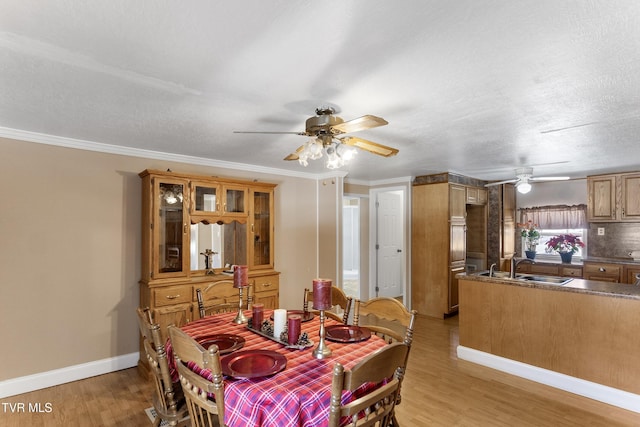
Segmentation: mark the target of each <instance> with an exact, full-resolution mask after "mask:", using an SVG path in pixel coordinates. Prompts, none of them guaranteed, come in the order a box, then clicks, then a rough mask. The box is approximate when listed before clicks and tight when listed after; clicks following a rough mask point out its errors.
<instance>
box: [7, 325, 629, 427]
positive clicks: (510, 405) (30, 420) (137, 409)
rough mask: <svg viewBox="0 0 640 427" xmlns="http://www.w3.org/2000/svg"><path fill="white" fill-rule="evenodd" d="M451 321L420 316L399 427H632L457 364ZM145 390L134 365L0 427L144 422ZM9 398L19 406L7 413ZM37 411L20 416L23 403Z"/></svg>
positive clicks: (544, 390)
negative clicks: (11, 408) (13, 406)
mask: <svg viewBox="0 0 640 427" xmlns="http://www.w3.org/2000/svg"><path fill="white" fill-rule="evenodd" d="M457 344H458V319H457V317H452V318H450V319H446V320H438V319H430V318H426V317H420V318H419V319H418V322H417V327H416V334H415V339H414V346H413V348H412V350H411V356H410V359H409V366H408V369H407V376H406V379H405V381H404V384H403V393H402V396H403V401H402V404H401V405H400V406H398V408H397V413H398V421H399V422H400V424H401V425H402V426H403V427H423V426H469V427H471V426H473V427H477V426H509V427H511V426H536V427H538V426H553V427H556V426H592V427H597V426H603V427H604V426H607V427H612V426H639V425H640V414H637V413H635V412H630V411H626V410H623V409H619V408H616V407H613V406H610V405H606V404H604V403H600V402H597V401H594V400H590V399H587V398H583V397H579V396H576V395H573V394H570V393H566V392H562V391H559V390H555V389H553V388H550V387H546V386H543V385H540V384H536V383H534V382H531V381H527V380H523V379H520V378H516V377H513V376H510V375H507V374H502V373H499V372H496V371H494V370H491V369H488V368H484V367H480V366H476V365H473V364H471V363H468V362H464V361H460V360H458V359H457V357H456V346H457ZM150 393H151V388H150V386H149V384H147V383H146V382H145V381H144V380H142V379H141V378H140V377H139V376H138V373H137V370H136V369H135V368H132V369H126V370H123V371H119V372H114V373H112V374H107V375H102V376H99V377H94V378H90V379H87V380H83V381H76V382H74V383H70V384H65V385H61V386H57V387H51V388H49V389H45V390H40V391H35V392H32V393H27V394H23V395H19V396H14V397H11V398H5V399H0V403H2V404H3V405H0V426H3V427H14V426H21V427H22V426H24V427H37V426H47V427H49V426H71V427H75V426H78V427H87V426H148V425H150V423H149V419H148V418H147V416H146V414H145V413H144V409H145V408H147V407H149V406H151V404H150V400H149V399H148V398H146V397H145V396H147V395H149V394H150ZM9 403H12V404H16V403H24V404H25V412H24V413H13V414H12V413H11V411H10V408H9V406H8V404H9ZM29 403H32V404H40V406H41V408H42V410H43V411H46V410H47V406H46V404H47V403H48V404H50V409H51V410H50V411H49V412H42V413H28V411H26V409H28V407H27V405H28V404H29Z"/></svg>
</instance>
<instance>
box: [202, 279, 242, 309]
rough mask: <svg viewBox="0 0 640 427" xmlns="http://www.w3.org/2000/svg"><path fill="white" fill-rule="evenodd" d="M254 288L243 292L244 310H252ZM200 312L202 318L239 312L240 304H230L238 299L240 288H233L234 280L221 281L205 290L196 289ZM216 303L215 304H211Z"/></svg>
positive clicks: (211, 284)
mask: <svg viewBox="0 0 640 427" xmlns="http://www.w3.org/2000/svg"><path fill="white" fill-rule="evenodd" d="M252 288H253V286H252V285H249V286H247V287H246V289H245V290H244V291H243V297H242V306H243V309H247V310H248V309H250V308H251V306H252V304H253V293H252V292H251V291H252ZM196 299H197V301H198V312H199V314H200V318H203V317H205V316H207V315H211V314H217V313H227V312H231V311H237V310H238V304H239V303H238V302H228V301H229V300H230V299H231V300H236V301H237V299H238V288H234V287H233V281H232V280H220V281H218V282H213V283H210V284H209V285H207V286H206V287H205V288H204V289H201V288H198V289H196ZM211 301H214V302H211Z"/></svg>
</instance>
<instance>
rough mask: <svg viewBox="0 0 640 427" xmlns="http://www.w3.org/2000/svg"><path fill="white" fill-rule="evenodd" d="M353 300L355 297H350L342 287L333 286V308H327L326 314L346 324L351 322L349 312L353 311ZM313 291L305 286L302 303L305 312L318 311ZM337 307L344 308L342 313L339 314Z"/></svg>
mask: <svg viewBox="0 0 640 427" xmlns="http://www.w3.org/2000/svg"><path fill="white" fill-rule="evenodd" d="M352 302H353V298H351V297H348V296H347V295H346V294H345V293H344V292H343V291H342V289H340V288H338V287H336V286H331V310H326V311H325V312H324V314H325V315H326V316H327V317H330V318H331V319H333V320H336V321H338V322H341V323H344V324H345V325H346V324H347V323H348V322H349V313H350V312H351V305H352ZM312 303H313V291H312V290H310V289H307V288H305V290H304V299H303V303H302V307H303V310H304V311H305V312H307V311H312V312H314V313H315V312H317V311H318V310H314V309H313V304H312ZM336 307H340V309H341V310H342V314H339V313H338V312H337V311H336Z"/></svg>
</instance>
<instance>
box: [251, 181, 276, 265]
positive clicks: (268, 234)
mask: <svg viewBox="0 0 640 427" xmlns="http://www.w3.org/2000/svg"><path fill="white" fill-rule="evenodd" d="M251 202H252V209H251V232H252V234H253V235H252V236H251V242H252V243H253V244H252V246H251V261H252V263H253V264H252V266H253V267H258V268H261V267H262V268H266V267H273V257H272V254H273V235H272V234H273V217H272V215H271V212H273V192H272V191H257V190H254V191H252V192H251Z"/></svg>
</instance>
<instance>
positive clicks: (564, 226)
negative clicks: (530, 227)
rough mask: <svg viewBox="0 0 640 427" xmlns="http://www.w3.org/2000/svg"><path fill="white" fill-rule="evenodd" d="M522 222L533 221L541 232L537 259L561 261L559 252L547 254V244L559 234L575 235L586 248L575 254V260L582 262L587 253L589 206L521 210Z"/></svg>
mask: <svg viewBox="0 0 640 427" xmlns="http://www.w3.org/2000/svg"><path fill="white" fill-rule="evenodd" d="M519 211H520V222H521V223H523V224H526V223H527V222H528V221H531V222H532V223H533V224H537V229H538V231H539V232H540V240H539V243H538V246H537V247H536V259H541V260H559V259H560V255H559V254H558V253H557V252H550V253H548V252H547V242H548V241H549V239H551V238H552V237H553V236H556V235H558V234H573V235H575V236H578V237H579V238H580V240H582V242H583V243H584V245H585V247H584V248H578V252H576V253H574V254H573V257H574V259H577V260H580V259H582V257H583V255H584V254H586V253H587V229H588V224H587V219H586V213H587V205H573V206H567V205H553V206H540V207H531V208H521V209H519ZM521 247H522V256H524V250H525V248H526V245H525V241H524V238H522V246H521Z"/></svg>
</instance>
